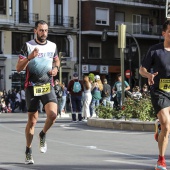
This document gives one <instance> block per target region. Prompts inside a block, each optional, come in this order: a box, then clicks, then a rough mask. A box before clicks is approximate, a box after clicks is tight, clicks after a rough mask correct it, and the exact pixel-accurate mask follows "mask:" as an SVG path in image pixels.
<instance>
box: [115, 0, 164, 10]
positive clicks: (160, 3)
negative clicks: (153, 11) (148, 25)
mask: <svg viewBox="0 0 170 170" xmlns="http://www.w3.org/2000/svg"><path fill="white" fill-rule="evenodd" d="M114 3H116V4H126V5H134V6H145V7H146V6H147V7H153V6H155V7H156V6H157V8H160V7H161V8H165V4H166V0H114Z"/></svg>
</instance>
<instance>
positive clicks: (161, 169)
mask: <svg viewBox="0 0 170 170" xmlns="http://www.w3.org/2000/svg"><path fill="white" fill-rule="evenodd" d="M155 170H167V169H166V163H165V162H164V161H163V162H162V161H158V162H157V164H156V166H155Z"/></svg>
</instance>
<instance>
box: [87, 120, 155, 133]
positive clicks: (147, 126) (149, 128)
mask: <svg viewBox="0 0 170 170" xmlns="http://www.w3.org/2000/svg"><path fill="white" fill-rule="evenodd" d="M87 125H88V126H93V127H100V128H108V129H114V130H131V131H146V132H154V130H155V123H154V122H133V121H119V120H111V119H100V118H96V119H95V118H90V119H88V121H87Z"/></svg>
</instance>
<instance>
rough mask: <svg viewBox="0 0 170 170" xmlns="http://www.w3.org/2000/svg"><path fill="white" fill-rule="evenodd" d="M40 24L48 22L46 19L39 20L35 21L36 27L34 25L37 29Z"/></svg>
mask: <svg viewBox="0 0 170 170" xmlns="http://www.w3.org/2000/svg"><path fill="white" fill-rule="evenodd" d="M38 24H41V25H44V24H47V23H46V22H45V21H44V20H38V21H37V22H35V27H34V28H35V29H37V27H38ZM47 25H48V24H47Z"/></svg>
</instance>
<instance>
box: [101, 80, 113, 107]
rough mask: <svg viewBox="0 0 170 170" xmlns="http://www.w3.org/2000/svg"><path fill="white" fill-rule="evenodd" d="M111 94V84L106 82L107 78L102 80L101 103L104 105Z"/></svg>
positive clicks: (108, 100)
mask: <svg viewBox="0 0 170 170" xmlns="http://www.w3.org/2000/svg"><path fill="white" fill-rule="evenodd" d="M110 96H111V86H110V85H109V84H107V79H104V81H103V91H102V103H103V105H104V106H106V103H107V102H110Z"/></svg>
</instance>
